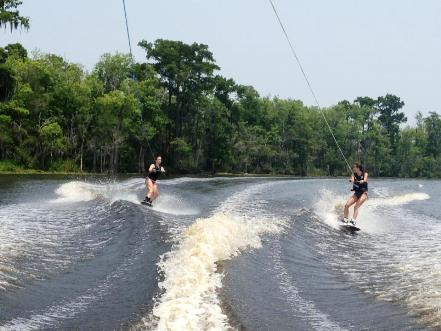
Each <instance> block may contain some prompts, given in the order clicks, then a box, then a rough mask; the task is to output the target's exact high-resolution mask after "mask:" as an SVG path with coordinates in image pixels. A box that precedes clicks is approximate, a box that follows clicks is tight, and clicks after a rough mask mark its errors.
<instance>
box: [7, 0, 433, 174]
mask: <svg viewBox="0 0 441 331" xmlns="http://www.w3.org/2000/svg"><path fill="white" fill-rule="evenodd" d="M21 4H22V2H21V1H14V0H6V1H4V3H3V5H2V6H0V28H10V30H11V33H12V32H13V31H14V30H17V29H18V28H24V29H26V30H27V29H29V28H30V18H29V17H25V16H21V15H20V12H19V10H18V7H20V5H21ZM138 46H139V47H140V48H142V49H143V51H144V52H145V55H146V57H145V61H144V62H134V61H133V59H132V58H131V57H130V55H128V54H121V53H114V54H109V53H107V54H104V55H102V56H101V58H100V59H99V61H98V63H96V65H95V66H94V68H93V69H92V70H91V71H87V70H85V69H84V67H83V66H82V65H80V64H76V63H71V62H68V61H66V60H65V59H64V58H62V57H61V56H58V55H56V54H45V53H42V52H40V51H34V52H33V53H32V55H31V56H30V55H29V54H28V50H26V49H25V48H24V47H23V46H22V45H21V44H19V43H15V44H9V45H0V173H4V172H6V173H33V174H36V173H40V172H42V173H45V174H50V173H75V174H77V173H78V174H84V173H94V174H105V175H107V174H111V175H117V174H129V173H138V174H142V173H144V171H145V167H146V165H147V164H148V163H150V160H152V159H153V158H154V155H153V154H154V153H155V154H158V153H159V154H161V156H163V159H164V160H165V164H166V165H167V170H168V173H173V174H216V173H232V174H235V173H238V174H239V173H243V174H248V173H253V174H256V175H264V174H274V175H291V176H302V177H304V176H313V177H315V176H344V175H346V173H347V165H346V164H345V162H344V160H343V158H342V157H341V155H340V154H339V151H338V149H337V146H336V144H335V142H334V141H333V138H332V137H331V135H330V134H329V132H328V130H327V128H326V126H325V123H324V121H323V118H322V117H321V115H322V114H324V115H325V116H326V118H327V120H328V122H329V125H330V127H331V129H332V131H333V133H334V135H335V139H336V140H337V141H338V142H339V144H340V145H341V147H342V153H343V154H344V155H345V156H346V157H347V159H348V160H349V162H355V161H360V162H362V164H363V165H364V166H365V168H366V169H367V170H368V171H369V173H370V174H371V176H375V177H408V178H416V177H424V178H441V116H440V115H439V114H438V113H437V112H435V111H434V110H433V109H430V110H431V112H429V114H428V115H427V116H425V117H424V116H423V114H422V113H421V112H420V111H419V112H418V113H417V115H416V125H414V126H409V125H406V122H407V118H406V117H405V115H404V113H403V112H402V111H401V109H402V107H403V106H404V101H402V100H401V99H400V97H398V96H396V95H393V94H388V93H387V91H385V95H384V96H379V97H376V98H372V97H368V96H360V97H358V98H356V99H355V100H353V101H348V100H342V101H340V102H338V103H337V104H336V105H334V106H331V107H326V108H323V109H321V110H319V109H317V107H309V106H306V105H304V104H303V102H302V101H300V100H294V99H281V98H279V97H277V96H274V97H272V96H264V97H263V96H260V95H259V93H258V92H257V91H256V89H255V88H254V87H252V86H248V85H242V84H238V83H236V82H235V81H234V80H233V79H231V78H229V77H223V76H221V75H220V74H219V72H220V69H221V68H220V67H219V66H218V65H217V64H216V61H215V58H214V54H213V53H212V52H211V51H210V49H209V47H208V45H205V44H200V43H196V42H194V43H192V44H186V43H184V42H182V41H174V40H164V39H157V40H156V41H154V42H148V41H146V40H142V41H140V42H139V43H138ZM419 88H424V87H419ZM293 94H294V95H295V91H293ZM422 110H424V109H422ZM322 112H323V113H322Z"/></svg>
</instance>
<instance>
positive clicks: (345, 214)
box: [343, 195, 357, 218]
mask: <svg viewBox="0 0 441 331" xmlns="http://www.w3.org/2000/svg"><path fill="white" fill-rule="evenodd" d="M356 202H357V197H356V196H354V195H352V196H351V197H350V198H349V199H348V201H347V202H346V204H345V207H344V211H343V217H344V218H348V217H349V207H351V206H352V205H353V204H354V203H356Z"/></svg>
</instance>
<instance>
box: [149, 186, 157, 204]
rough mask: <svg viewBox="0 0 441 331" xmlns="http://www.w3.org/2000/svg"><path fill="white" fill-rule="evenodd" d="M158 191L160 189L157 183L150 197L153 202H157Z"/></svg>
mask: <svg viewBox="0 0 441 331" xmlns="http://www.w3.org/2000/svg"><path fill="white" fill-rule="evenodd" d="M157 189H158V185H157V184H156V183H155V184H153V186H152V196H151V197H150V200H151V201H153V200H155V199H156V197H157V196H158V195H157V193H156V192H157Z"/></svg>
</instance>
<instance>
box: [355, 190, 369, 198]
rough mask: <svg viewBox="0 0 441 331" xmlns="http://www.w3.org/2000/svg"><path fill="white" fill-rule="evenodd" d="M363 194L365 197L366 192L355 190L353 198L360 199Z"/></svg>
mask: <svg viewBox="0 0 441 331" xmlns="http://www.w3.org/2000/svg"><path fill="white" fill-rule="evenodd" d="M363 193H366V195H367V190H355V191H354V196H355V197H356V198H357V199H360V197H361V196H362V195H363Z"/></svg>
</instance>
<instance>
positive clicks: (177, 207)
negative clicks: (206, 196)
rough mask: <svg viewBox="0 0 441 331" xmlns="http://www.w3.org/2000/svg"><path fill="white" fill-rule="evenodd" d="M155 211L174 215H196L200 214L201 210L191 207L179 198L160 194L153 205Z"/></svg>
mask: <svg viewBox="0 0 441 331" xmlns="http://www.w3.org/2000/svg"><path fill="white" fill-rule="evenodd" d="M153 210H155V211H158V212H161V213H166V214H172V215H196V214H199V212H200V211H199V209H197V208H196V207H194V206H192V207H191V206H189V205H188V204H187V203H185V202H184V201H183V200H182V199H181V198H179V197H178V196H175V195H172V194H168V193H164V194H160V196H159V197H158V199H157V200H155V202H154V204H153Z"/></svg>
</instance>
